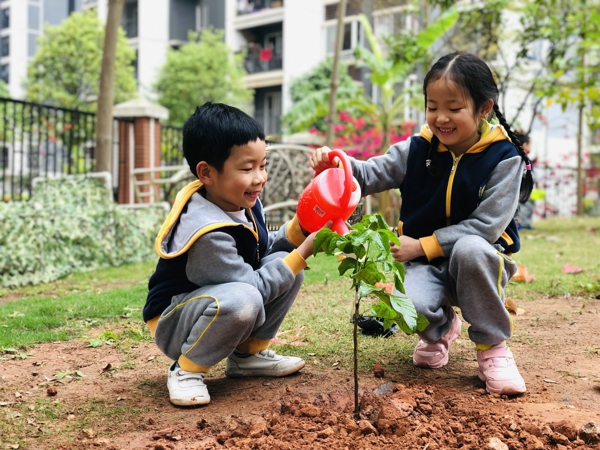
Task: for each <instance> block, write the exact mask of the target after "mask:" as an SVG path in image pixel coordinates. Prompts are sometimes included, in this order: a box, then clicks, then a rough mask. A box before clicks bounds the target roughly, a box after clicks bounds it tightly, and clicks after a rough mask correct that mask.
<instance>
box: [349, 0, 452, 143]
mask: <svg viewBox="0 0 600 450" xmlns="http://www.w3.org/2000/svg"><path fill="white" fill-rule="evenodd" d="M457 18H458V12H457V11H456V10H455V9H454V8H450V9H448V10H447V11H446V12H444V13H443V14H441V15H440V16H439V17H438V18H437V19H436V20H435V21H434V22H432V23H431V24H429V25H427V27H426V28H424V29H423V30H421V31H420V32H419V33H417V34H416V35H413V34H412V33H408V34H406V35H401V36H400V38H401V39H402V41H403V42H404V41H409V42H410V44H411V45H409V46H408V45H407V48H408V47H410V48H412V50H411V51H410V52H403V53H400V52H398V51H396V52H395V53H392V56H391V57H390V56H389V55H386V53H385V51H384V49H383V48H382V47H381V46H380V44H379V42H378V41H377V39H376V37H375V34H374V33H373V29H372V28H371V24H370V23H369V21H368V19H367V17H366V16H365V15H364V14H361V15H360V20H361V23H362V26H363V29H364V30H365V36H366V38H367V40H368V42H369V46H370V49H367V48H365V47H363V46H358V47H357V48H356V57H357V59H358V61H359V64H361V65H362V66H364V67H367V68H368V69H369V71H370V77H371V82H372V83H373V84H374V85H376V86H377V87H379V90H380V94H381V101H380V102H378V103H377V104H376V105H375V106H376V114H377V119H378V122H379V124H380V127H381V130H382V133H383V137H384V140H383V142H382V145H381V149H382V150H387V148H388V147H389V144H390V142H389V129H390V126H391V124H392V123H393V122H394V121H395V120H396V119H398V118H399V117H400V115H401V112H402V108H403V107H404V103H403V102H404V100H405V98H404V92H400V93H397V92H396V86H397V85H398V84H399V83H400V82H403V81H404V80H405V79H406V78H407V77H408V76H409V75H410V74H411V73H413V72H414V70H415V67H416V64H417V63H419V62H420V61H422V60H423V58H424V57H426V56H427V55H428V53H427V52H428V50H429V48H430V47H431V46H432V45H433V44H434V43H435V42H436V41H437V40H438V39H439V38H440V37H441V36H442V35H443V34H444V33H445V32H446V31H448V30H449V29H451V28H452V26H453V25H454V23H455V22H456V19H457ZM393 39H394V38H393V37H392V38H390V39H388V44H389V45H390V47H392V48H394V42H393ZM369 100H370V101H371V102H373V100H372V99H371V98H370V97H369Z"/></svg>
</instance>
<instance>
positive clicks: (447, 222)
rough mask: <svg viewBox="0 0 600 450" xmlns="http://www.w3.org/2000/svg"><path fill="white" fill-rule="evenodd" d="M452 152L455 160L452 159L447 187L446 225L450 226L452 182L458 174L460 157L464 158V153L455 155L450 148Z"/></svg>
mask: <svg viewBox="0 0 600 450" xmlns="http://www.w3.org/2000/svg"><path fill="white" fill-rule="evenodd" d="M448 151H449V152H450V154H451V155H452V158H453V161H452V168H451V169H450V178H448V188H447V189H446V225H447V226H450V225H451V223H450V211H451V204H452V184H453V183H454V175H455V174H456V167H457V166H458V162H459V161H460V158H462V155H459V156H454V153H452V151H450V150H448Z"/></svg>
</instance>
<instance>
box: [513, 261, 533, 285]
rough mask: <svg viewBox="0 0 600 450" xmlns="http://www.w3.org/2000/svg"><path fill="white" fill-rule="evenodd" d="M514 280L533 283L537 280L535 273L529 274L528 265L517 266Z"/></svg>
mask: <svg viewBox="0 0 600 450" xmlns="http://www.w3.org/2000/svg"><path fill="white" fill-rule="evenodd" d="M513 280H515V281H521V282H525V283H531V282H532V281H533V280H535V275H533V274H529V272H528V271H527V267H526V266H522V265H519V266H517V273H516V274H515V276H514V277H513Z"/></svg>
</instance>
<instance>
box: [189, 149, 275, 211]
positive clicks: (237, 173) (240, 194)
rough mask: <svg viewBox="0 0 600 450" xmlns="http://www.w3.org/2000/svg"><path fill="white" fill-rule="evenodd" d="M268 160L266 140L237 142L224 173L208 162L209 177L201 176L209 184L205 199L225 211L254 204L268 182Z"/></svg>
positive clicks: (237, 209)
mask: <svg viewBox="0 0 600 450" xmlns="http://www.w3.org/2000/svg"><path fill="white" fill-rule="evenodd" d="M200 164H202V163H200ZM200 164H199V166H200ZM266 164H267V145H266V143H265V141H261V140H256V141H254V142H248V143H247V144H245V145H236V146H234V147H233V148H232V149H231V154H230V155H229V158H227V160H226V161H225V164H224V165H223V171H222V172H221V173H219V172H217V170H216V169H215V168H214V167H212V166H207V169H206V170H207V172H206V173H207V175H208V177H206V178H205V179H202V177H200V180H201V181H202V182H203V183H204V184H205V185H206V199H207V200H209V201H211V202H212V203H214V204H215V205H217V206H218V207H219V208H221V209H222V210H223V211H239V210H240V209H243V208H252V207H253V206H254V205H255V203H256V200H257V199H258V195H259V194H260V192H261V191H262V189H263V187H264V186H265V183H266V182H267V171H266V169H265V166H266ZM199 172H200V170H199Z"/></svg>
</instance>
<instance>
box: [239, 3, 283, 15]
mask: <svg viewBox="0 0 600 450" xmlns="http://www.w3.org/2000/svg"><path fill="white" fill-rule="evenodd" d="M282 7H283V1H282V0H238V10H237V12H238V16H244V15H246V14H254V13H259V12H264V11H266V10H268V9H278V8H282Z"/></svg>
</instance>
